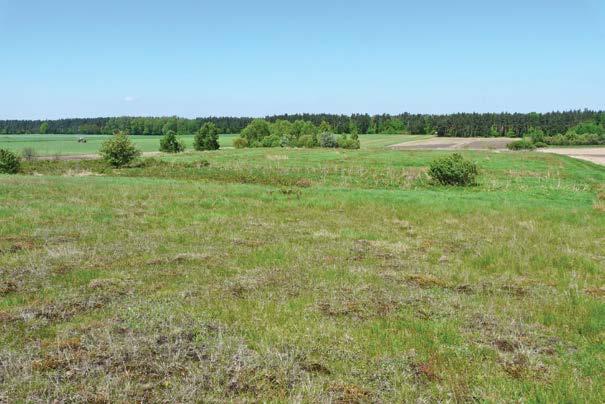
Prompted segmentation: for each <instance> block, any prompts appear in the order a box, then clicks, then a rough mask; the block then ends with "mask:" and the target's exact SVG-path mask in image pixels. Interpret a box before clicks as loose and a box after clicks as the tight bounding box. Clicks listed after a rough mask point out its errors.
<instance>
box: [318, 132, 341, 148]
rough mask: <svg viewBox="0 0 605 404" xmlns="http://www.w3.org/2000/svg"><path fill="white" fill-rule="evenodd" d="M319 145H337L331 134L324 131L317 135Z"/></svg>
mask: <svg viewBox="0 0 605 404" xmlns="http://www.w3.org/2000/svg"><path fill="white" fill-rule="evenodd" d="M319 146H320V147H338V142H337V141H336V138H335V137H334V135H333V134H331V133H328V132H324V133H322V134H321V135H320V136H319Z"/></svg>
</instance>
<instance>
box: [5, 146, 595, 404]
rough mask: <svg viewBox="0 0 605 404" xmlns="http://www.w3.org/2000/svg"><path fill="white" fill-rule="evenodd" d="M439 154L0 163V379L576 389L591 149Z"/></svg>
mask: <svg viewBox="0 0 605 404" xmlns="http://www.w3.org/2000/svg"><path fill="white" fill-rule="evenodd" d="M441 154H442V153H440V152H424V151H422V152H420V151H418V152H395V151H383V150H362V151H346V152H342V151H326V150H285V149H275V150H267V149H259V150H225V151H219V152H205V153H192V154H188V155H183V156H178V157H169V158H165V159H164V162H162V161H157V160H153V161H151V162H148V163H147V164H145V165H144V166H141V167H138V168H130V169H123V170H115V171H114V170H107V169H104V168H103V167H102V165H101V163H100V162H94V161H84V162H59V161H52V162H35V163H30V164H27V165H26V166H25V167H24V168H25V170H26V171H27V172H31V173H33V172H36V173H38V174H43V175H42V176H0V249H1V250H2V255H0V257H1V258H2V262H3V264H2V267H0V268H1V269H0V320H1V321H2V327H3V331H4V332H3V333H2V334H1V337H0V347H2V348H0V373H1V374H3V378H0V399H1V398H2V394H4V396H5V397H6V399H7V400H9V401H14V400H16V399H24V398H27V397H29V398H36V397H38V398H42V399H49V398H55V397H60V398H71V399H74V400H78V399H80V400H93V399H98V400H101V399H106V400H109V401H117V400H133V399H144V400H160V399H166V400H180V401H182V400H192V399H194V398H196V399H206V400H212V399H217V400H218V399H221V398H224V397H225V396H227V397H229V398H231V399H272V400H277V401H283V400H294V399H303V400H310V401H325V400H330V399H332V400H343V401H347V400H348V401H355V400H359V401H376V400H383V401H410V400H417V399H425V400H429V401H433V400H448V399H449V400H460V401H462V400H475V399H479V400H489V401H502V400H511V401H512V400H518V399H525V400H535V401H595V402H596V401H598V400H599V397H602V395H603V394H604V393H605V392H604V391H603V382H602V375H603V372H604V371H605V368H604V366H603V363H604V360H605V352H604V346H603V336H604V326H605V324H604V319H605V305H604V303H603V297H602V294H603V289H602V287H603V280H604V278H603V270H604V269H605V255H604V253H603V251H605V214H604V213H603V210H605V187H604V184H605V169H604V168H602V167H599V166H596V165H593V164H590V163H586V162H581V161H577V160H573V159H569V158H565V157H560V156H554V155H543V154H537V153H518V154H514V153H501V154H496V153H487V152H484V153H481V152H466V153H465V154H466V156H468V157H470V158H473V159H475V160H477V161H478V163H479V165H480V167H481V169H482V173H483V174H482V177H481V183H480V185H479V186H477V187H473V188H469V189H456V188H440V187H434V186H432V185H430V184H428V183H427V181H426V180H425V178H424V174H423V172H424V167H426V165H427V164H428V162H429V161H430V160H431V159H432V158H434V157H436V156H437V155H441ZM202 159H203V160H206V161H208V162H209V166H207V167H205V166H203V165H201V164H199V163H198V162H199V161H201V160H202ZM95 172H100V173H103V176H85V177H81V176H80V175H90V174H93V173H95ZM49 174H53V175H49ZM57 174H67V176H64V175H63V176H61V175H59V176H54V175H57ZM135 177H136V178H135ZM301 180H304V181H301ZM297 185H298V186H297ZM599 288H601V289H599ZM59 377H60V378H61V379H57V378H59ZM56 380H62V381H61V382H56Z"/></svg>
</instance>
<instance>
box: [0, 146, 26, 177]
mask: <svg viewBox="0 0 605 404" xmlns="http://www.w3.org/2000/svg"><path fill="white" fill-rule="evenodd" d="M19 168H21V162H20V161H19V157H17V155H16V154H15V153H13V152H12V151H9V150H5V149H0V173H3V174H16V173H18V172H19Z"/></svg>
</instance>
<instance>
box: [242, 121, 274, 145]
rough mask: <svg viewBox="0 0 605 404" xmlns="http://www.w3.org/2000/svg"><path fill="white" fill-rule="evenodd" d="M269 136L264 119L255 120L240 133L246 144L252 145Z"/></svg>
mask: <svg viewBox="0 0 605 404" xmlns="http://www.w3.org/2000/svg"><path fill="white" fill-rule="evenodd" d="M269 135H271V132H270V128H269V123H268V122H267V121H265V120H264V119H255V120H253V121H252V122H250V124H249V125H248V126H246V127H245V128H244V129H243V130H242V133H241V135H240V136H241V137H242V138H244V139H246V140H247V141H248V144H250V145H253V146H254V144H255V142H257V141H261V140H262V139H263V138H265V137H267V136H269Z"/></svg>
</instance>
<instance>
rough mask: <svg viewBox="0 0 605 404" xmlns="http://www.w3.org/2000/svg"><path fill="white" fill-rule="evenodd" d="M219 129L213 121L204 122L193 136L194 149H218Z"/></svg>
mask: <svg viewBox="0 0 605 404" xmlns="http://www.w3.org/2000/svg"><path fill="white" fill-rule="evenodd" d="M218 135H219V129H218V127H217V126H216V125H215V124H214V123H213V122H206V123H205V124H203V125H202V127H201V128H200V130H198V131H197V133H196V134H195V137H194V138H193V148H194V149H195V150H218V149H219V147H220V146H219V144H218Z"/></svg>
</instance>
